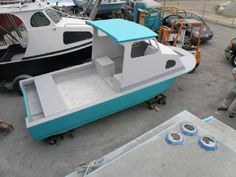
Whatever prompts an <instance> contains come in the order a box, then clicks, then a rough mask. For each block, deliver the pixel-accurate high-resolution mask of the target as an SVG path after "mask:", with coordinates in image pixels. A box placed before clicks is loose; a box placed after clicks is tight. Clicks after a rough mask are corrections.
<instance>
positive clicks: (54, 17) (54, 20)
mask: <svg viewBox="0 0 236 177" xmlns="http://www.w3.org/2000/svg"><path fill="white" fill-rule="evenodd" d="M45 12H46V14H47V15H48V16H49V17H50V18H51V19H52V21H53V22H54V23H58V22H59V21H60V18H59V17H58V16H57V15H56V14H55V13H54V12H53V11H52V10H51V9H48V10H46V11H45Z"/></svg>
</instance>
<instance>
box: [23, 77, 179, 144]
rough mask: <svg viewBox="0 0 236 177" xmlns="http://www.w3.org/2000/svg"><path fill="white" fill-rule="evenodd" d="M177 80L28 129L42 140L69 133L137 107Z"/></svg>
mask: <svg viewBox="0 0 236 177" xmlns="http://www.w3.org/2000/svg"><path fill="white" fill-rule="evenodd" d="M175 80H176V78H172V79H169V80H166V81H163V82H161V83H158V84H155V85H152V86H149V87H146V88H142V89H140V90H136V91H134V92H131V93H128V94H126V95H122V96H120V97H117V98H114V99H111V100H109V101H106V102H103V103H99V104H97V105H94V106H91V107H89V108H86V109H83V110H80V111H78V112H73V113H71V114H67V115H64V116H62V117H58V118H56V119H54V120H51V121H48V122H44V123H41V124H38V125H35V126H31V127H27V129H28V131H29V132H30V134H31V135H32V137H33V138H34V139H36V140H42V139H45V138H47V137H50V136H53V135H56V134H60V133H63V132H67V131H69V130H71V129H74V128H77V127H80V126H82V125H85V124H87V123H89V122H93V121H95V120H98V119H101V118H104V117H106V116H108V115H111V114H113V113H116V112H119V111H121V110H124V109H127V108H129V107H131V106H134V105H137V104H139V103H142V102H144V101H147V100H149V99H151V98H152V97H154V96H156V95H158V94H160V93H162V92H164V91H165V90H166V89H168V88H169V87H170V85H171V84H172V83H173V82H174V81H175Z"/></svg>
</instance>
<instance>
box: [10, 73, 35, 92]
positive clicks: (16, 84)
mask: <svg viewBox="0 0 236 177" xmlns="http://www.w3.org/2000/svg"><path fill="white" fill-rule="evenodd" d="M30 77H32V76H30V75H27V74H22V75H19V76H17V77H16V78H15V79H14V81H13V89H14V90H16V91H17V93H18V94H19V95H20V96H23V93H22V91H21V88H20V81H21V80H24V79H28V78H30Z"/></svg>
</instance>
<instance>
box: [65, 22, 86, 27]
mask: <svg viewBox="0 0 236 177" xmlns="http://www.w3.org/2000/svg"><path fill="white" fill-rule="evenodd" d="M80 25H84V24H81V23H67V24H65V25H64V27H68V26H80Z"/></svg>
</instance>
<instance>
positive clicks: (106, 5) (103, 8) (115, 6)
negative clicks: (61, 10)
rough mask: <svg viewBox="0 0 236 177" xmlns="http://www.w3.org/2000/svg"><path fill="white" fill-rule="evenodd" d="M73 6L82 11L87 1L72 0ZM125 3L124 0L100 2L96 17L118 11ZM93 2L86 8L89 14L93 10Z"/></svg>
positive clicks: (103, 0)
mask: <svg viewBox="0 0 236 177" xmlns="http://www.w3.org/2000/svg"><path fill="white" fill-rule="evenodd" d="M73 2H74V4H75V5H77V6H78V7H80V8H81V9H83V10H84V7H85V6H86V3H87V2H88V1H87V0H73ZM126 3H127V1H126V0H102V3H101V5H100V7H99V10H98V13H97V14H98V15H101V14H109V13H111V12H113V11H116V10H119V9H121V8H123V7H124V6H125V4H126ZM93 6H94V2H93V3H92V4H91V5H90V6H89V7H88V9H87V12H85V13H90V11H91V10H92V9H93Z"/></svg>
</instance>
